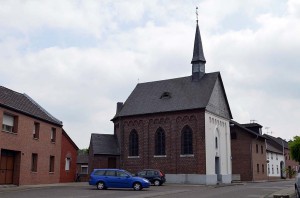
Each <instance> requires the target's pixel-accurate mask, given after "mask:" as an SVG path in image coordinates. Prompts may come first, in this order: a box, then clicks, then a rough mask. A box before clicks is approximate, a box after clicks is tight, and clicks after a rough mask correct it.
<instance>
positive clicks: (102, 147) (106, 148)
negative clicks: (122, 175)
mask: <svg viewBox="0 0 300 198" xmlns="http://www.w3.org/2000/svg"><path fill="white" fill-rule="evenodd" d="M90 146H91V147H92V149H93V152H94V153H93V154H94V155H99V154H101V155H120V149H119V144H118V140H117V136H115V135H110V134H96V133H92V135H91V143H90Z"/></svg>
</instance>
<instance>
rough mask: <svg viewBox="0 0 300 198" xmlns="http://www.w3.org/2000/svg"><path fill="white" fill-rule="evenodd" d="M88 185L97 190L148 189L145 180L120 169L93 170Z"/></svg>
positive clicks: (148, 184)
mask: <svg viewBox="0 0 300 198" xmlns="http://www.w3.org/2000/svg"><path fill="white" fill-rule="evenodd" d="M89 184H90V185H94V186H97V188H98V189H99V190H102V189H107V188H133V190H142V189H143V188H149V187H150V182H149V181H148V180H147V179H145V178H140V177H135V176H132V175H131V174H130V173H129V172H127V171H125V170H122V169H94V171H93V172H92V173H91V175H90V180H89Z"/></svg>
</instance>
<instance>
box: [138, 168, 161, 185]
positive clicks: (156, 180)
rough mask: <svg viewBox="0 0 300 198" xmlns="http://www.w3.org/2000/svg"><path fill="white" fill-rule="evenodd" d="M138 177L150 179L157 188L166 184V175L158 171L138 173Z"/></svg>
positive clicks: (146, 170) (151, 170)
mask: <svg viewBox="0 0 300 198" xmlns="http://www.w3.org/2000/svg"><path fill="white" fill-rule="evenodd" d="M137 176H139V177H143V178H146V179H148V180H149V181H150V182H151V183H152V184H154V185H155V186H161V185H162V184H163V183H165V182H166V177H165V174H164V173H163V172H162V171H161V170H157V169H144V170H142V171H140V172H138V173H137Z"/></svg>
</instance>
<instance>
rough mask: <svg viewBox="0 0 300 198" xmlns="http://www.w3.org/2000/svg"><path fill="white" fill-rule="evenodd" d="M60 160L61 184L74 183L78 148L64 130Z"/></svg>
mask: <svg viewBox="0 0 300 198" xmlns="http://www.w3.org/2000/svg"><path fill="white" fill-rule="evenodd" d="M61 145H62V147H61V158H60V162H61V163H60V182H73V181H75V179H76V162H77V151H78V147H77V145H76V144H75V143H74V142H73V140H72V139H71V138H70V137H69V136H68V134H67V133H66V132H65V130H62V140H61Z"/></svg>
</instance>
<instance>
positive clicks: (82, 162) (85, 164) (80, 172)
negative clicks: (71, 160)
mask: <svg viewBox="0 0 300 198" xmlns="http://www.w3.org/2000/svg"><path fill="white" fill-rule="evenodd" d="M76 165H77V169H76V172H77V177H78V178H77V181H81V182H87V181H88V179H89V155H88V154H81V153H80V154H78V155H77V163H76Z"/></svg>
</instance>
